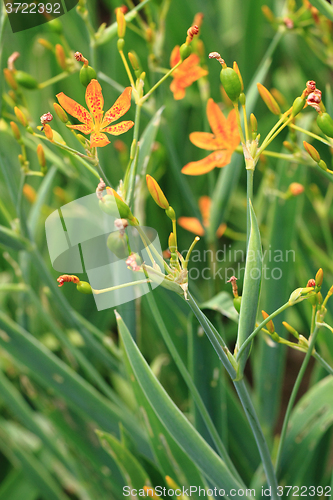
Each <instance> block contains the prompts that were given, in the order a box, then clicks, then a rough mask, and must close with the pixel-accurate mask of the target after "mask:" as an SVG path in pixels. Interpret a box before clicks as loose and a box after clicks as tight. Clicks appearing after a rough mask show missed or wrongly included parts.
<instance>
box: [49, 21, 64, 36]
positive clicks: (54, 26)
mask: <svg viewBox="0 0 333 500" xmlns="http://www.w3.org/2000/svg"><path fill="white" fill-rule="evenodd" d="M46 26H47V27H48V28H49V29H50V31H52V32H53V33H56V34H57V35H61V34H62V24H61V22H60V21H59V19H52V21H48V23H47V25H46Z"/></svg>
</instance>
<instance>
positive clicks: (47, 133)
mask: <svg viewBox="0 0 333 500" xmlns="http://www.w3.org/2000/svg"><path fill="white" fill-rule="evenodd" d="M43 130H44V134H45V136H46V137H47V138H48V140H49V141H53V130H52V129H51V127H50V125H49V124H48V123H45V125H44V128H43Z"/></svg>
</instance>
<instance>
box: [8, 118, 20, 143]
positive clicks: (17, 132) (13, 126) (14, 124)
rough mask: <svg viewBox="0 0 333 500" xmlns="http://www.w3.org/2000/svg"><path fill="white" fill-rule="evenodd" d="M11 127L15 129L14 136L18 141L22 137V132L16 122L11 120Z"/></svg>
mask: <svg viewBox="0 0 333 500" xmlns="http://www.w3.org/2000/svg"><path fill="white" fill-rule="evenodd" d="M10 126H11V129H12V131H13V134H14V137H15V139H16V140H17V141H19V140H20V139H21V133H20V130H19V128H18V126H17V125H16V123H15V122H10Z"/></svg>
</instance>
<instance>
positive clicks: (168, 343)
mask: <svg viewBox="0 0 333 500" xmlns="http://www.w3.org/2000/svg"><path fill="white" fill-rule="evenodd" d="M146 299H147V302H148V304H149V309H150V311H151V313H152V314H153V316H154V319H155V322H156V324H157V327H158V329H159V331H160V333H161V335H162V337H163V340H164V342H165V344H166V346H167V348H168V349H169V352H170V354H171V356H172V358H173V360H174V362H175V364H176V366H177V368H178V370H179V372H180V373H181V375H182V377H183V379H184V381H185V383H186V385H187V387H188V389H189V391H190V393H191V395H192V397H193V400H194V402H195V404H196V405H197V408H198V410H199V412H200V414H201V416H202V418H203V420H204V422H205V424H206V427H207V429H208V431H209V433H210V435H211V437H212V440H213V442H214V444H215V446H216V449H217V450H218V452H219V454H220V455H221V457H222V458H223V460H224V461H225V463H226V465H227V466H228V467H229V469H230V470H231V472H232V474H234V476H235V478H237V479H238V480H239V481H242V480H241V478H240V476H239V473H238V471H237V469H236V468H235V466H234V464H233V463H232V461H231V460H230V457H229V455H228V453H227V451H226V449H225V447H224V444H223V442H222V440H221V438H220V436H219V434H218V432H217V430H216V428H215V426H214V423H213V421H212V419H211V417H210V415H209V413H208V411H207V408H206V407H205V404H204V402H203V401H202V398H201V396H200V393H199V391H198V389H197V387H196V385H195V384H194V382H193V380H192V377H191V375H190V374H189V372H188V371H187V368H186V366H185V364H184V362H183V360H182V358H181V356H180V355H179V353H178V351H177V348H176V346H175V344H174V343H173V341H172V338H171V337H170V335H169V332H168V329H167V328H166V326H165V324H164V321H163V318H162V316H161V314H160V312H159V310H158V307H157V305H156V301H155V299H154V296H153V294H152V293H148V294H147V295H146Z"/></svg>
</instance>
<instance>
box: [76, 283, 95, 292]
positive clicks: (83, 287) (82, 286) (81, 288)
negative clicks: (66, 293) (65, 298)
mask: <svg viewBox="0 0 333 500" xmlns="http://www.w3.org/2000/svg"><path fill="white" fill-rule="evenodd" d="M76 289H77V291H78V292H80V293H84V294H87V295H88V294H91V293H93V292H92V288H91V285H90V284H89V283H87V282H86V281H79V282H78V284H77V285H76Z"/></svg>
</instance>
